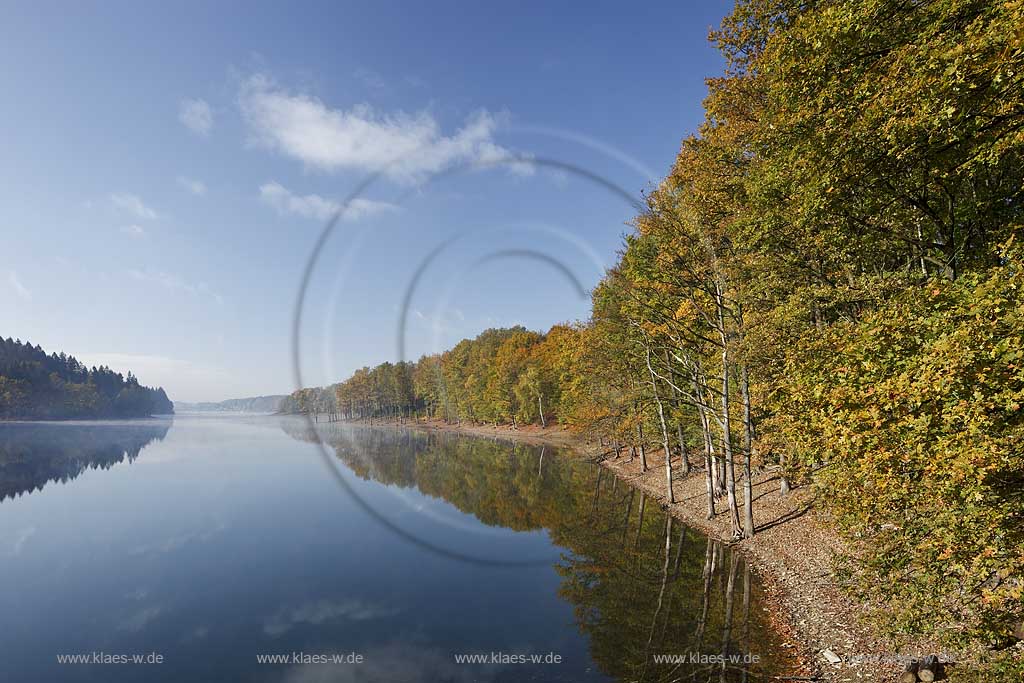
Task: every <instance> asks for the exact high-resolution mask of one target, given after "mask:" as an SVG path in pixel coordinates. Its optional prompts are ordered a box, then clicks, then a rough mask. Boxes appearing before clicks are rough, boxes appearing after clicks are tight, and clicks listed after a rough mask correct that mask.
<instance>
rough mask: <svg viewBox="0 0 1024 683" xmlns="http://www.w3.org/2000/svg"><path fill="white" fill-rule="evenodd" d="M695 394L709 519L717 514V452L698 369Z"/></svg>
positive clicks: (694, 387)
mask: <svg viewBox="0 0 1024 683" xmlns="http://www.w3.org/2000/svg"><path fill="white" fill-rule="evenodd" d="M693 395H694V397H695V398H696V399H697V415H698V416H699V417H700V431H701V435H702V436H703V437H704V480H705V484H706V485H707V494H708V519H712V518H714V516H715V469H716V465H715V453H714V446H713V445H712V440H711V425H710V424H709V422H708V415H707V412H706V411H705V409H704V399H703V396H702V392H701V390H700V385H699V384H698V379H697V371H696V370H694V373H693Z"/></svg>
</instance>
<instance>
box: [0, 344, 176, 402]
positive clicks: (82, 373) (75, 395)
mask: <svg viewBox="0 0 1024 683" xmlns="http://www.w3.org/2000/svg"><path fill="white" fill-rule="evenodd" d="M173 412H174V404H173V403H171V401H170V399H168V398H167V394H166V393H165V392H164V390H163V389H162V388H156V389H153V388H150V387H144V386H142V385H141V384H139V380H138V379H137V378H136V377H135V375H133V374H132V373H131V372H129V373H128V376H127V377H125V376H123V375H122V374H121V373H119V372H114V371H113V370H111V369H110V368H108V367H105V366H104V367H98V368H97V367H93V368H87V367H86V366H85V365H83V364H82V363H80V362H79V361H78V360H77V359H76V358H75V357H74V356H68V355H66V354H65V353H63V352H62V353H60V354H57V353H51V354H49V355H48V354H47V353H46V352H45V351H43V349H42V348H40V347H39V346H38V345H36V346H33V345H32V344H30V343H28V342H22V341H21V340H15V339H11V338H9V337H8V338H7V339H4V338H3V337H0V420H65V419H90V418H102V417H114V418H120V417H149V416H150V415H163V414H170V413H173Z"/></svg>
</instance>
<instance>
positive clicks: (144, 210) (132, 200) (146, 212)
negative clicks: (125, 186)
mask: <svg viewBox="0 0 1024 683" xmlns="http://www.w3.org/2000/svg"><path fill="white" fill-rule="evenodd" d="M110 203H111V204H113V205H114V206H115V207H116V208H117V209H120V210H121V211H124V212H126V213H130V214H132V215H134V216H137V217H138V218H142V219H145V220H150V221H151V220H154V219H156V218H157V217H158V215H159V214H157V212H156V211H154V210H153V209H151V208H150V207H148V206H146V203H145V202H144V201H142V199H141V198H140V197H139V196H138V195H135V194H131V193H130V192H115V193H113V194H111V195H110Z"/></svg>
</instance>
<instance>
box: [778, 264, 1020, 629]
mask: <svg viewBox="0 0 1024 683" xmlns="http://www.w3.org/2000/svg"><path fill="white" fill-rule="evenodd" d="M1005 258H1006V259H1007V260H1008V262H1007V264H1006V265H1005V266H1002V267H999V268H996V269H993V270H991V271H987V272H985V273H978V274H972V275H970V276H964V277H962V278H960V279H958V280H957V281H956V282H955V283H949V282H945V281H931V282H929V283H926V284H924V285H922V286H919V287H914V288H908V289H906V290H904V291H903V292H901V295H900V296H899V297H896V298H893V299H892V300H891V301H889V302H887V303H885V304H884V305H881V306H880V307H879V308H878V309H877V310H876V311H873V312H871V313H870V314H868V315H866V316H864V318H863V319H862V320H860V321H858V322H857V323H855V324H836V325H833V326H830V327H829V328H828V329H827V330H825V331H824V332H823V333H822V334H820V335H816V336H813V337H812V336H809V337H807V338H806V339H805V340H804V341H803V342H802V343H800V344H799V345H798V346H797V347H796V348H794V349H793V350H792V351H791V355H790V362H789V364H788V365H787V371H786V373H784V377H785V379H784V380H783V381H782V383H781V386H780V393H782V394H783V395H785V397H786V403H788V410H787V411H786V413H785V415H784V417H783V413H781V412H780V413H778V415H777V418H776V419H777V424H776V425H775V427H777V429H778V431H779V432H781V433H787V434H789V435H790V438H791V440H792V443H794V444H799V445H798V446H797V447H796V449H794V450H796V451H797V452H799V453H801V454H802V455H803V456H804V461H805V462H807V463H809V462H812V461H814V460H820V461H824V462H827V464H828V466H827V467H826V468H825V469H824V470H823V476H822V477H821V478H820V481H821V484H822V486H823V487H824V488H825V489H826V491H827V493H828V495H827V497H826V499H827V500H828V502H829V505H830V507H831V509H832V510H833V511H834V512H835V515H836V519H837V521H838V523H839V524H840V525H841V526H842V527H843V528H844V529H845V530H846V531H847V532H848V534H849V536H850V538H851V539H853V541H854V547H855V551H856V552H855V560H854V562H853V566H852V570H853V573H854V576H855V577H856V578H857V579H858V581H859V585H860V586H861V588H862V589H863V590H864V592H865V593H866V594H867V596H868V597H873V598H875V599H881V600H883V601H884V604H885V606H886V607H885V610H884V612H885V613H886V614H888V616H889V617H890V622H891V624H892V626H893V627H894V628H898V629H902V630H909V631H920V630H937V631H940V632H943V634H944V635H946V636H948V637H950V638H951V639H957V640H963V638H964V637H965V636H968V635H971V636H977V637H982V638H984V639H985V640H987V641H990V642H993V643H1000V642H1005V640H1006V638H1008V637H1009V636H1010V634H1011V633H1012V631H1013V629H1014V627H1015V626H1016V625H1017V624H1018V623H1020V622H1021V620H1022V619H1024V606H1022V601H1021V598H1022V588H1024V583H1022V579H1024V497H1022V496H1021V492H1022V491H1024V454H1022V452H1021V450H1020V442H1021V438H1022V437H1024V411H1022V410H1021V406H1022V404H1024V351H1022V349H1024V270H1022V264H1021V261H1020V252H1019V251H1016V250H1015V251H1014V252H1012V254H1010V255H1007V256H1006V257H1005ZM826 359H827V360H826ZM937 615H941V616H940V617H937Z"/></svg>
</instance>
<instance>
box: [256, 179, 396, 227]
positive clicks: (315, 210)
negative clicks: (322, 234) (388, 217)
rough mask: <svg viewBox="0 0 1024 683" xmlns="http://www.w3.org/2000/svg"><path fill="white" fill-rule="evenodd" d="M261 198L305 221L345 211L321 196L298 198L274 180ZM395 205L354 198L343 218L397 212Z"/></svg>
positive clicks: (322, 219)
mask: <svg viewBox="0 0 1024 683" xmlns="http://www.w3.org/2000/svg"><path fill="white" fill-rule="evenodd" d="M260 199H262V200H263V201H264V202H265V203H267V204H269V205H270V206H272V207H274V208H275V209H276V210H277V212H278V213H280V214H282V215H283V214H286V213H292V214H296V215H298V216H303V217H305V218H315V219H317V220H321V221H325V220H327V219H329V218H331V217H333V216H334V215H335V214H336V213H338V211H340V210H341V208H342V206H341V202H337V201H335V200H333V199H327V198H325V197H321V196H320V195H318V194H307V195H297V194H294V193H293V192H292V191H291V190H289V189H288V188H286V187H285V186H283V185H281V184H280V183H277V182H274V181H271V182H269V183H264V184H263V185H261V186H260ZM397 209H398V207H397V206H395V205H394V204H389V203H388V202H379V201H375V200H372V199H363V198H361V197H359V198H356V199H353V200H352V201H351V202H349V204H348V206H346V207H345V211H344V213H343V215H342V218H344V219H346V220H357V219H359V218H362V217H364V216H369V215H372V214H375V213H380V212H382V211H396V210H397Z"/></svg>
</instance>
